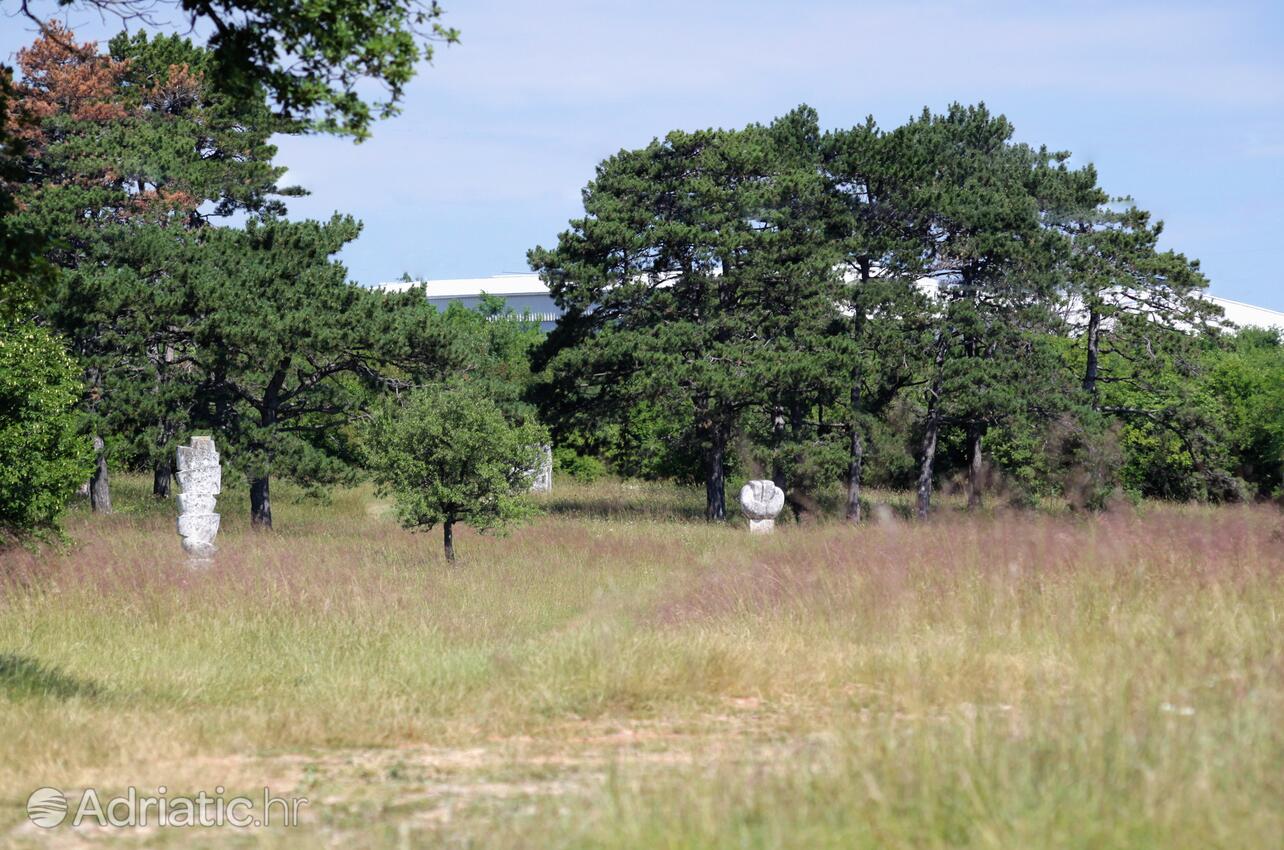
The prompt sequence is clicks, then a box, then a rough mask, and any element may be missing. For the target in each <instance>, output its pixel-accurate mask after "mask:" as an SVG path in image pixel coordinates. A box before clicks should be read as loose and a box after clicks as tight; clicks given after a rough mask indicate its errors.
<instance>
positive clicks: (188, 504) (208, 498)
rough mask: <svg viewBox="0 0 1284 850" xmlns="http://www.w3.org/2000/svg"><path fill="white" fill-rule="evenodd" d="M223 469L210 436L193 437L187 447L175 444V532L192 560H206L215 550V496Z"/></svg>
mask: <svg viewBox="0 0 1284 850" xmlns="http://www.w3.org/2000/svg"><path fill="white" fill-rule="evenodd" d="M222 485H223V471H222V468H221V467H220V466H219V462H218V450H217V449H215V448H214V438H213V437H193V438H192V442H191V445H190V446H179V447H178V486H179V488H180V489H181V490H182V492H181V493H179V494H178V535H179V537H181V538H182V540H183V551H184V552H186V553H187V554H189V555H191V556H192V558H193V559H194V560H198V561H203V560H209V559H210V558H211V557H212V556H213V555H214V552H215V546H214V536H215V535H216V534H218V524H219V515H218V514H216V513H214V503H215V501H216V498H215V497H216V496H218V494H219V492H220V491H221V490H222Z"/></svg>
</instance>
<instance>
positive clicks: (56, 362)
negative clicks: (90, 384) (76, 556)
mask: <svg viewBox="0 0 1284 850" xmlns="http://www.w3.org/2000/svg"><path fill="white" fill-rule="evenodd" d="M81 389H82V385H81V382H80V370H79V369H78V368H77V366H76V364H75V363H74V362H73V361H72V360H71V358H70V357H69V356H68V355H67V352H66V350H65V349H64V348H63V346H62V344H61V343H60V342H59V341H58V339H57V337H55V336H53V334H51V333H49V332H48V331H46V330H45V329H44V328H41V327H38V326H36V325H34V324H31V323H29V322H22V321H9V322H3V323H0V543H7V542H13V541H15V540H20V539H23V538H28V537H37V538H42V537H47V536H48V535H49V534H50V533H51V532H54V531H56V529H57V523H58V518H59V516H60V515H61V514H62V511H63V509H64V508H65V507H66V505H67V500H68V499H69V498H70V497H71V496H72V494H74V493H75V492H76V488H77V487H78V486H79V484H80V483H81V482H82V481H85V480H86V479H87V478H88V477H89V473H90V466H91V461H92V453H91V451H90V447H89V443H88V440H87V439H86V438H84V437H83V436H80V435H78V434H77V430H76V416H77V415H76V405H77V403H78V402H79V401H80V395H81Z"/></svg>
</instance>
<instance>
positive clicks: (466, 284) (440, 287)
mask: <svg viewBox="0 0 1284 850" xmlns="http://www.w3.org/2000/svg"><path fill="white" fill-rule="evenodd" d="M420 285H422V286H423V287H424V291H425V293H426V294H427V296H428V298H429V299H437V298H476V297H477V296H479V295H481V294H482V293H483V292H485V293H486V294H487V295H547V294H548V287H547V286H545V285H544V281H542V280H540V279H539V275H537V274H529V273H528V274H498V275H492V276H491V277H461V278H452V279H449V280H416V281H411V282H406V281H394V282H392V283H376V284H375V285H374V288H375V289H382V290H385V291H387V292H404V291H405V290H407V289H410V288H411V287H412V286H420Z"/></svg>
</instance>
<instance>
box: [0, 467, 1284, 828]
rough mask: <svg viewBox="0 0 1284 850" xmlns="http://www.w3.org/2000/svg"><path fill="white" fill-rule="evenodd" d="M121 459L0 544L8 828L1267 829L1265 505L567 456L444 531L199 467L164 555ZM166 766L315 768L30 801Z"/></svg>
mask: <svg viewBox="0 0 1284 850" xmlns="http://www.w3.org/2000/svg"><path fill="white" fill-rule="evenodd" d="M149 484H150V480H148V481H146V482H145V481H144V480H143V479H141V478H128V477H126V478H123V479H121V480H119V481H118V482H117V487H116V493H115V501H116V504H117V507H118V512H117V513H116V514H114V515H112V516H108V517H95V516H90V515H89V514H88V513H87V512H86V511H84V510H83V508H78V509H77V511H76V512H75V513H74V514H73V516H72V517H71V518H70V520H69V522H68V533H69V536H70V540H71V542H70V543H68V544H66V545H64V546H62V547H55V548H53V549H45V550H43V551H41V552H31V551H26V550H16V551H12V550H11V551H8V552H5V553H3V554H0V844H3V845H7V846H13V847H80V846H86V847H99V846H107V845H115V844H122V845H125V846H139V847H152V846H159V847H168V846H210V847H240V846H265V847H289V848H293V847H299V848H312V847H375V848H379V847H389V848H395V847H418V846H433V847H437V846H440V847H461V848H463V847H486V848H501V850H503V848H523V847H539V848H593V847H622V848H674V850H676V849H677V848H776V847H798V848H865V847H868V848H890V847H912V848H945V847H967V848H1045V847H1047V848H1053V847H1055V848H1191V850H1196V848H1198V850H1207V848H1220V847H1224V848H1237V849H1240V850H1242V848H1272V847H1276V848H1277V847H1280V846H1281V844H1280V842H1281V836H1284V806H1281V801H1284V514H1282V513H1281V511H1280V510H1279V509H1278V508H1277V507H1272V506H1258V507H1226V508H1210V507H1201V506H1182V505H1162V504H1150V503H1145V504H1142V505H1140V506H1137V507H1126V506H1124V507H1120V508H1118V509H1117V510H1115V511H1113V512H1111V513H1107V514H1104V515H1099V516H1082V515H1071V514H1054V513H1047V512H1024V513H1018V512H1009V511H1003V510H994V511H990V512H987V513H984V514H980V515H967V514H964V513H963V512H962V511H959V510H957V509H955V508H954V507H951V506H947V507H946V508H945V509H944V510H943V511H942V512H941V514H940V516H939V517H938V518H936V519H935V520H933V521H931V522H928V523H925V524H912V523H907V522H903V521H901V520H898V519H896V518H895V517H896V513H895V511H881V512H878V517H879V518H878V520H877V521H875V522H871V523H869V524H867V525H865V526H862V527H859V528H851V527H847V526H845V525H843V524H841V523H837V522H828V523H827V522H818V523H815V524H810V525H806V526H800V527H793V526H782V527H781V529H780V530H779V532H778V533H777V534H775V535H772V536H770V537H755V538H751V537H749V535H747V534H746V533H745V531H744V530H743V528H742V527H739V526H738V525H735V526H733V527H713V526H708V525H706V524H705V523H703V522H701V521H699V520H698V519H697V517H698V516H699V515H700V513H701V510H702V498H701V494H699V493H697V492H696V491H694V490H687V489H683V488H679V487H675V486H662V485H643V484H630V483H624V482H600V483H597V484H593V485H574V484H566V483H563V482H562V481H559V482H558V484H557V489H556V491H555V492H554V493H553V494H551V495H549V496H547V497H544V499H543V503H544V508H545V513H544V515H543V516H541V517H539V518H538V519H536V520H535V521H534V522H532V523H530V524H529V525H527V526H525V527H522V528H519V529H517V530H515V531H514V532H513V533H511V534H510V535H508V536H505V537H482V536H479V535H477V534H474V533H472V532H471V531H469V530H466V529H460V530H459V531H458V533H457V539H456V546H457V548H458V550H459V554H460V561H459V563H458V564H457V565H456V566H453V567H448V566H446V565H445V564H444V563H443V562H442V560H441V556H440V551H441V550H440V537H439V536H438V534H437V533H435V532H434V533H429V534H411V533H409V532H406V531H403V530H402V529H400V528H399V527H398V526H397V525H396V524H395V522H394V521H393V520H392V518H391V517H390V516H389V513H388V509H387V506H386V505H385V504H384V503H382V502H381V501H379V500H378V499H376V498H374V496H373V494H372V493H371V492H370V491H369V489H367V488H357V489H353V490H346V491H340V492H338V493H336V494H335V495H334V496H333V498H332V499H331V500H330V501H328V502H325V503H321V502H315V501H310V500H309V499H307V498H306V497H305V496H304V495H303V494H302V493H299V492H296V491H292V490H290V489H289V488H286V487H281V488H279V493H274V496H275V498H274V508H275V513H276V517H275V521H276V531H274V532H271V533H266V534H256V533H253V532H251V531H250V529H249V526H248V518H247V516H246V513H247V510H246V499H245V495H244V494H243V493H240V492H233V493H228V494H225V495H224V496H223V498H222V500H221V503H220V510H221V511H222V512H223V515H224V528H223V531H222V533H221V534H220V536H219V540H218V543H219V546H220V552H219V553H218V555H217V557H216V559H215V560H214V562H213V563H212V564H211V565H210V566H209V567H207V568H204V569H192V568H191V567H189V566H187V565H186V563H185V560H184V556H183V555H182V553H181V551H180V549H179V545H178V538H177V537H176V535H175V533H174V527H173V515H174V507H173V505H172V504H167V503H160V504H157V503H153V502H152V500H151V497H150V495H149V494H148V492H147V487H148V486H149ZM875 498H876V499H880V498H882V499H887V500H888V501H892V502H895V501H896V499H898V498H900V497H899V496H896V495H895V494H875ZM159 785H165V786H166V787H167V788H168V789H169V793H170V794H195V793H197V792H198V791H201V790H204V791H206V792H207V793H210V792H212V789H214V788H215V787H216V786H222V787H224V788H226V789H227V793H228V794H229V795H230V794H237V793H245V794H248V795H254V794H258V793H261V789H262V788H263V787H264V786H267V787H270V788H271V791H272V792H273V793H274V794H276V795H287V796H303V797H307V798H308V800H309V803H308V805H307V806H306V807H305V808H303V809H302V822H301V824H300V825H299V826H297V827H294V828H288V829H286V828H274V829H257V830H256V829H234V828H229V827H224V828H220V829H208V830H199V831H196V830H193V829H180V828H171V829H157V828H146V829H112V828H106V829H96V828H95V829H92V830H91V829H87V828H82V829H80V830H73V829H70V828H68V827H65V826H64V827H59V828H57V829H54V830H48V831H46V830H42V829H39V828H37V827H35V826H34V825H32V824H31V823H30V822H29V821H28V819H27V816H26V811H25V804H26V800H27V796H28V794H30V793H31V791H32V790H33V789H35V788H37V787H40V786H52V787H55V788H60V789H64V790H67V789H85V788H95V789H98V790H99V792H100V793H119V792H121V791H123V789H125V788H127V787H129V786H137V787H138V788H140V789H154V788H155V787H156V786H159Z"/></svg>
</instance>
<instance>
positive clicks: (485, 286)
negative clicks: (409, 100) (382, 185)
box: [375, 273, 1284, 331]
mask: <svg viewBox="0 0 1284 850" xmlns="http://www.w3.org/2000/svg"><path fill="white" fill-rule="evenodd" d="M925 283H926V284H927V285H928V286H930V287H933V288H934V287H935V286H936V282H935V281H932V280H930V279H925ZM420 284H422V285H423V286H424V288H425V290H426V292H427V294H428V303H430V304H433V305H435V306H436V307H437V308H438V309H440V310H445V309H446V307H447V305H449V304H450V303H451V302H453V301H458V302H459V303H461V304H463V305H464V306H465V307H473V308H475V307H477V306H478V305H480V304H481V296H482V293H485V294H487V295H497V296H499V297H501V298H503V299H504V300H505V301H506V302H507V304H508V306H509V307H511V308H512V309H513V310H514V311H515V312H517V313H519V314H522V313H529V314H530V317H531V319H533V320H536V321H538V322H539V323H540V327H541V328H543V329H544V330H551V329H552V327H553V325H554V324H556V323H557V319H558V317H559V316H561V315H562V311H561V310H560V309H559V308H558V306H557V305H556V304H555V303H553V297H552V296H551V295H549V292H548V287H547V286H545V285H544V282H543V281H542V280H540V279H539V275H537V274H531V273H526V274H501V275H494V276H493V277H469V278H457V279H453V280H425V281H416V282H414V283H402V282H397V283H380V284H376V285H375V288H376V289H383V290H387V291H390V292H399V291H403V290H406V289H409V288H410V287H412V286H418V285H420ZM1205 297H1206V298H1207V299H1208V300H1209V301H1211V302H1212V303H1214V304H1216V305H1217V306H1219V307H1221V308H1222V310H1223V311H1224V312H1225V314H1226V319H1227V320H1228V321H1231V322H1234V323H1235V324H1236V325H1239V326H1242V327H1259V328H1278V329H1279V330H1281V331H1284V313H1282V312H1280V311H1279V310H1270V309H1268V308H1266V307H1254V306H1253V305H1252V304H1245V303H1243V302H1242V301H1232V300H1230V299H1229V298H1218V297H1217V296H1215V295H1207V296H1205Z"/></svg>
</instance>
